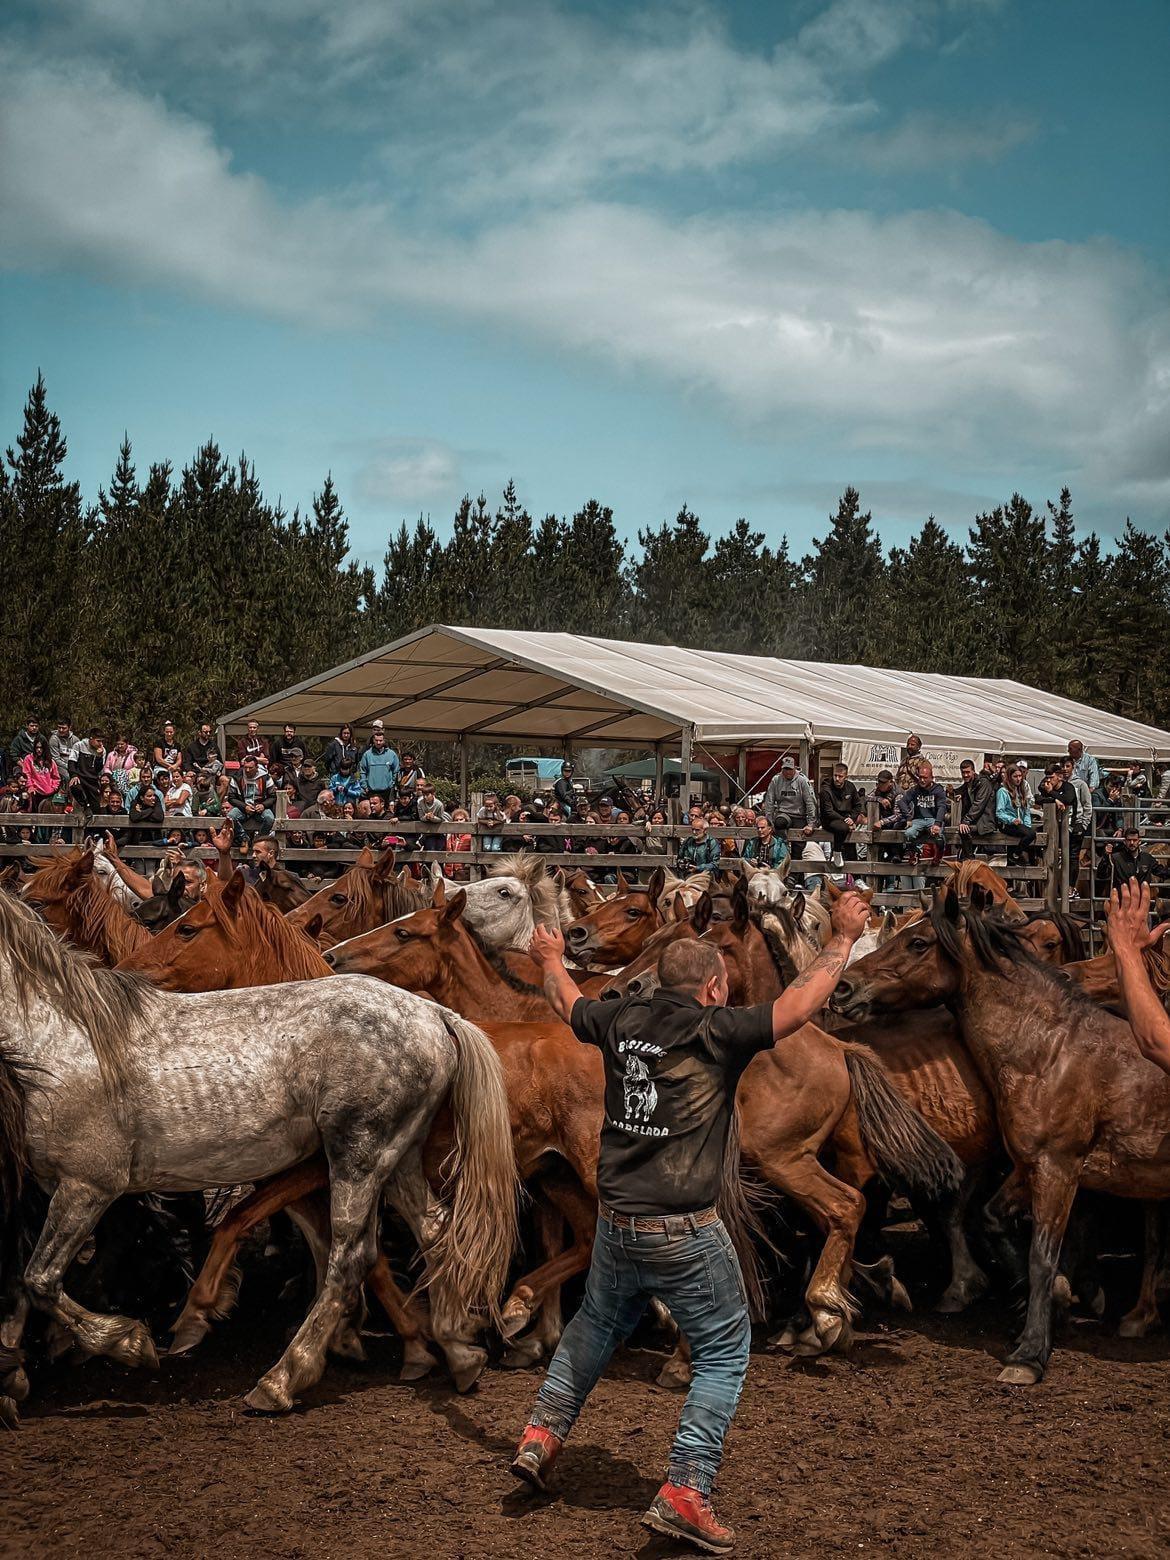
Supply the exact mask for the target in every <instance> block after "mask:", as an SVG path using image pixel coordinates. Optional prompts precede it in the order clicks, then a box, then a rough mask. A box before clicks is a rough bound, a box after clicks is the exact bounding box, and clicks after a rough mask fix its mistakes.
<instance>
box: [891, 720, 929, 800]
mask: <svg viewBox="0 0 1170 1560" xmlns="http://www.w3.org/2000/svg"><path fill="white" fill-rule="evenodd" d="M922 763H923V758H922V738H921V737H920V736H919V735H918V733H917V732H916V731H912V732H911V733H910V735H909V736H908V737H907V738H906V746H905V747H904V748H903V749H902V762H901V763H900V764H899V765H898V777H897V785H898V789H899V790H900V791H909V790H910V789H911V787H912V786H915V785H917V784H918V774H919V770H920V769H921V767H922Z"/></svg>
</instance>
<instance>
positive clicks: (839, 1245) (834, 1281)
mask: <svg viewBox="0 0 1170 1560" xmlns="http://www.w3.org/2000/svg"><path fill="white" fill-rule="evenodd" d="M760 1169H761V1171H762V1172H763V1173H764V1174H765V1175H766V1176H767V1179H768V1180H769V1181H770V1182H771V1184H772V1185H773V1186H775V1187H777V1188H778V1189H779V1190H780V1191H782V1192H785V1193H786V1194H787V1195H788V1196H789V1197H791V1198H793V1199H794V1201H796V1202H798V1203H799V1204H800V1206H801V1207H802V1208H804V1209H805V1210H806V1211H807V1212H808V1213H809V1214H810V1215H811V1216H812V1218H813V1219H814V1220H815V1221H816V1224H817V1226H818V1228H819V1229H820V1230H821V1231H822V1232H823V1233H824V1234H825V1236H826V1239H825V1245H824V1249H823V1250H822V1252H821V1256H820V1261H819V1262H818V1263H817V1265H816V1267H815V1269H814V1270H813V1275H812V1278H811V1280H810V1282H809V1285H808V1288H807V1289H806V1290H805V1303H806V1304H807V1306H808V1309H809V1313H810V1315H811V1317H812V1326H811V1327H810V1328H809V1330H808V1332H807V1333H805V1334H804V1335H803V1336H802V1338H801V1339H800V1340H799V1342H798V1345H797V1347H798V1352H801V1353H813V1354H820V1353H823V1352H824V1351H825V1350H827V1349H831V1348H833V1347H834V1345H839V1346H847V1344H848V1341H849V1339H850V1338H851V1337H852V1323H853V1318H854V1316H855V1315H856V1308H855V1306H854V1305H853V1303H852V1301H851V1300H850V1298H849V1296H848V1295H847V1294H846V1292H845V1289H844V1284H845V1282H847V1270H848V1267H849V1263H850V1260H851V1257H852V1253H853V1242H854V1240H855V1239H856V1237H857V1231H858V1227H859V1226H860V1224H861V1220H862V1217H863V1215H864V1213H865V1198H864V1197H863V1196H862V1195H861V1193H860V1192H859V1191H858V1190H857V1188H856V1187H855V1186H849V1185H847V1184H846V1183H845V1182H844V1181H840V1180H838V1179H837V1178H836V1177H835V1176H831V1175H830V1174H829V1172H828V1171H827V1170H826V1169H825V1167H824V1165H822V1164H821V1163H820V1161H819V1160H818V1159H817V1157H816V1154H815V1153H813V1152H811V1151H807V1152H806V1151H803V1150H802V1151H801V1152H799V1153H797V1154H796V1155H794V1156H793V1157H792V1158H789V1159H783V1160H773V1161H771V1162H770V1163H767V1164H765V1163H763V1162H761V1164H760Z"/></svg>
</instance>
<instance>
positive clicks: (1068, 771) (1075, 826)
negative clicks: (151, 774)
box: [1060, 755, 1093, 853]
mask: <svg viewBox="0 0 1170 1560" xmlns="http://www.w3.org/2000/svg"><path fill="white" fill-rule="evenodd" d="M1060 767H1061V771H1062V773H1063V774H1064V778H1065V780H1067V782H1068V785H1069V788H1070V790H1071V791H1072V793H1073V795H1074V796H1075V797H1076V802H1077V810H1076V817H1075V818H1073V819H1072V820H1071V821H1070V822H1069V829H1068V837H1069V842H1070V844H1071V846H1072V847H1073V850H1074V851H1075V852H1077V853H1079V851H1080V848H1081V841H1082V840H1083V839H1084V837H1085V835H1086V834H1088V832H1089V829H1090V827H1091V826H1092V821H1093V793H1092V791H1090V790H1089V787H1088V786H1087V785H1086V784H1085V782H1084V781H1083V780H1082V779H1081V777H1080V775H1078V774H1077V771H1076V765H1075V764H1074V762H1073V759H1072V756H1071V755H1066V756H1065V757H1064V758H1062V759H1061V761H1060Z"/></svg>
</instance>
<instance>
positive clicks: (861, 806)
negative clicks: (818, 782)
mask: <svg viewBox="0 0 1170 1560" xmlns="http://www.w3.org/2000/svg"><path fill="white" fill-rule="evenodd" d="M820 804H821V827H822V828H823V829H827V830H828V831H829V833H830V834H831V835H832V836H833V849H834V850H839V851H840V852H841V859H842V861H856V860H857V846H856V845H851V844H850V843H849V836H850V835H851V834H852V833H853V830H854V829H855V828H857V827H859V826H860V825H861V824H863V823H864V822H865V803H864V802H863V801H862V800H861V792H860V791H859V790H858V789H857V787H856V786H855V785H854V784H853V781H852V780H850V778H849V770H848V767H847V766H846V765H845V764H834V765H833V778H832V779H831V780H826V781H825V783H824V785H823V786H821V796H820Z"/></svg>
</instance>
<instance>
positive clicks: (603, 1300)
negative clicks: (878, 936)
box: [511, 893, 869, 1554]
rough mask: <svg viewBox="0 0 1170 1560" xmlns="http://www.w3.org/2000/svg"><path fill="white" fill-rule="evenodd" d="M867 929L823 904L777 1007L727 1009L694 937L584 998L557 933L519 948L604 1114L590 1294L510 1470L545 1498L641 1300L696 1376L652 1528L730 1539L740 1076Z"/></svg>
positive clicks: (805, 1011) (741, 1303)
mask: <svg viewBox="0 0 1170 1560" xmlns="http://www.w3.org/2000/svg"><path fill="white" fill-rule="evenodd" d="M868 919H869V909H868V906H867V905H866V903H865V901H864V900H863V899H862V898H861V897H860V895H858V894H854V893H847V894H843V895H842V896H841V898H840V899H839V900H838V901H837V904H836V906H835V908H834V910H833V930H834V934H835V935H834V936H833V939H832V941H831V942H830V943H829V944H828V946H827V947H826V948H825V949H824V950H823V952H822V953H821V954H820V956H819V958H817V960H816V961H815V963H813V964H812V965H811V966H810V967H809V968H808V969H807V970H806V971H804V973H803V974H802V975H799V976H798V977H797V978H796V980H794V981H793V982H792V984H791V985H790V986H788V987H787V989H786V990H785V991H784V992H783V993H782V994H781V995H780V996H779V997H778V998H777V999H776V1001H775V1002H771V1003H761V1004H760V1005H759V1006H756V1007H750V1008H728V1007H727V1006H726V1005H725V1004H726V1002H727V970H726V968H725V967H724V963H723V958H722V956H721V954H720V953H719V950H718V949H717V948H715V947H714V946H713V945H712V944H710V943H707V942H704V941H703V940H702V939H698V940H692V939H687V940H683V941H679V942H676V943H672V944H671V945H670V946H669V947H668V948H666V949H665V950H664V952H663V954H662V958H661V960H660V962H659V966H658V974H659V980H660V981H661V985H660V987H659V989H658V990H657V991H656V992H655V993H654V995H653V997H651V998H649V999H644V998H639V997H627V998H625V999H623V1000H621V1001H618V1002H592V1001H588V1000H587V999H586V998H584V997H582V995H581V993H580V992H579V991H578V989H577V987H576V985H575V984H574V982H573V980H572V979H571V978H570V976H569V975H568V974H567V973H566V970H565V967H564V962H563V958H564V950H565V943H564V938H563V937H562V936H561V934H560V932H559V931H549V930H546V929H545V928H543V927H541V928H538V929H537V932H536V934H535V936H534V937H533V939H532V944H531V947H530V949H529V952H530V954H531V955H532V957H533V958H534V959H535V960H536V961H537V963H538V964H539V965H540V966H541V969H542V971H543V974H544V990H545V995H546V996H547V997H548V1000H549V1002H550V1003H551V1005H552V1007H553V1010H554V1011H555V1012H556V1013H557V1014H558V1016H559V1017H561V1018H562V1019H564V1020H565V1021H566V1022H568V1023H569V1024H570V1025H571V1027H572V1030H573V1033H574V1034H575V1035H576V1036H577V1038H578V1039H579V1040H582V1041H584V1042H585V1043H586V1044H587V1045H595V1046H597V1047H598V1049H599V1050H600V1051H601V1054H602V1058H603V1060H604V1064H605V1119H604V1123H603V1125H602V1129H601V1145H600V1153H599V1156H598V1170H597V1184H598V1200H599V1203H600V1207H599V1211H598V1220H597V1233H596V1236H595V1239H594V1244H593V1259H592V1262H591V1264H590V1268H589V1278H588V1281H587V1283H586V1288H585V1298H584V1300H583V1302H582V1304H581V1308H580V1310H578V1312H577V1314H576V1316H574V1317H573V1319H572V1321H571V1322H570V1323H569V1325H568V1327H567V1328H566V1329H565V1332H564V1335H563V1337H562V1338H561V1342H560V1344H559V1346H558V1348H557V1351H556V1354H555V1355H554V1356H553V1359H552V1361H551V1363H550V1365H549V1368H548V1374H547V1375H546V1377H545V1381H544V1385H543V1386H542V1387H541V1389H540V1392H539V1394H538V1396H537V1400H536V1408H535V1411H534V1412H533V1414H532V1417H531V1418H530V1420H529V1423H528V1428H527V1430H526V1431H525V1432H524V1435H523V1438H522V1439H521V1442H520V1445H519V1447H518V1448H517V1452H516V1456H515V1458H514V1460H513V1462H512V1465H511V1466H512V1472H513V1473H514V1474H515V1475H516V1476H517V1477H518V1478H521V1479H524V1480H525V1481H527V1482H528V1483H529V1484H531V1485H533V1486H534V1487H535V1488H537V1489H540V1490H543V1489H544V1488H545V1479H546V1477H547V1475H548V1473H549V1470H550V1469H551V1467H552V1464H553V1461H554V1460H555V1458H556V1456H557V1453H558V1452H559V1451H560V1448H561V1444H562V1442H563V1441H564V1439H565V1437H566V1436H567V1435H568V1433H569V1431H570V1430H571V1429H572V1427H573V1424H574V1422H575V1421H576V1418H577V1416H578V1414H579V1413H580V1411H581V1409H582V1407H583V1406H584V1403H585V1400H586V1398H587V1397H588V1396H589V1393H590V1392H591V1391H592V1390H593V1387H594V1386H595V1384H596V1382H597V1380H598V1378H599V1377H600V1375H601V1373H602V1371H603V1370H604V1369H605V1367H606V1365H607V1363H608V1362H609V1359H610V1356H611V1355H612V1354H613V1352H614V1350H615V1349H616V1348H617V1347H618V1345H619V1344H620V1343H622V1342H623V1341H624V1340H625V1339H626V1338H627V1337H628V1336H629V1334H630V1332H631V1331H632V1330H633V1328H634V1326H635V1324H636V1323H637V1321H638V1318H639V1317H640V1316H641V1314H642V1311H643V1310H644V1309H645V1306H646V1303H647V1301H649V1300H651V1299H659V1300H661V1301H662V1302H663V1303H664V1304H665V1305H666V1306H668V1307H669V1309H670V1311H671V1313H672V1315H673V1316H674V1319H675V1321H677V1322H678V1324H679V1326H680V1327H681V1328H682V1331H683V1333H684V1334H685V1335H686V1338H687V1341H688V1342H689V1344H690V1347H691V1363H692V1371H693V1374H692V1378H691V1389H690V1392H689V1393H688V1395H687V1400H686V1404H685V1405H684V1407H683V1411H682V1415H681V1417H680V1419H679V1427H678V1434H677V1435H676V1437H675V1442H674V1447H673V1450H672V1452H671V1458H670V1470H669V1473H668V1474H667V1481H666V1483H665V1484H664V1485H663V1486H662V1488H661V1489H660V1490H659V1492H658V1494H657V1496H656V1497H655V1499H654V1502H653V1504H652V1505H651V1507H650V1509H649V1511H647V1513H646V1515H645V1516H644V1517H643V1519H642V1520H643V1522H644V1523H645V1525H646V1526H647V1527H650V1528H653V1529H654V1530H655V1531H656V1532H659V1533H664V1534H666V1535H668V1536H669V1537H672V1538H676V1539H677V1538H681V1539H685V1540H686V1541H688V1542H690V1543H694V1544H697V1545H698V1546H699V1547H700V1548H702V1549H706V1550H708V1551H710V1552H712V1553H716V1554H722V1553H725V1552H726V1551H727V1550H729V1549H730V1548H731V1547H732V1544H733V1542H734V1537H733V1535H732V1533H731V1530H730V1529H729V1528H726V1527H724V1526H723V1525H722V1524H721V1523H719V1522H718V1521H717V1520H716V1518H715V1514H714V1512H713V1511H712V1509H711V1500H710V1495H711V1487H712V1485H713V1483H714V1480H715V1474H716V1472H717V1470H718V1467H719V1462H720V1459H721V1457H722V1454H723V1440H724V1437H725V1436H726V1434H727V1429H728V1426H729V1425H730V1424H731V1419H732V1415H733V1414H734V1413H735V1408H736V1404H737V1403H738V1401H739V1394H740V1392H741V1390H742V1388H743V1382H744V1377H745V1375H746V1373H747V1364H748V1346H749V1343H750V1341H751V1325H750V1320H749V1317H748V1308H747V1297H746V1294H745V1291H744V1283H743V1275H742V1274H741V1272H740V1268H739V1261H738V1259H737V1257H736V1255H735V1248H734V1247H733V1246H732V1243H731V1239H730V1237H729V1236H728V1234H727V1231H726V1230H725V1228H724V1227H723V1223H722V1221H721V1220H720V1218H719V1216H718V1214H717V1212H716V1209H715V1204H716V1202H717V1201H718V1199H719V1194H720V1188H721V1182H722V1179H723V1175H724V1173H725V1150H726V1148H727V1138H728V1132H729V1130H730V1126H731V1120H732V1112H733V1109H734V1103H735V1091H736V1087H737V1085H738V1083H739V1079H740V1075H741V1074H742V1072H743V1070H744V1068H745V1067H746V1066H747V1065H748V1063H749V1062H750V1061H751V1059H752V1057H753V1056H755V1055H756V1053H757V1052H759V1051H762V1050H765V1049H766V1048H767V1047H768V1046H771V1045H774V1044H775V1043H776V1042H777V1041H778V1040H781V1039H782V1038H783V1037H784V1036H785V1035H789V1034H791V1033H792V1032H793V1030H795V1029H799V1028H800V1026H801V1025H802V1024H803V1023H806V1022H807V1021H808V1020H809V1019H810V1018H812V1017H813V1015H814V1014H816V1013H818V1012H819V1011H820V1009H821V1008H822V1007H823V1006H824V1004H825V1003H826V1002H827V1001H828V998H829V996H830V994H831V992H832V990H833V988H834V986H835V985H836V984H837V981H838V979H839V978H840V975H841V972H842V970H843V969H844V968H845V964H846V961H847V959H848V957H849V950H850V948H851V947H852V946H853V944H854V942H855V941H856V939H857V938H858V937H859V936H860V935H861V933H862V931H863V930H864V929H865V926H866V924H867V922H868Z"/></svg>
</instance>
